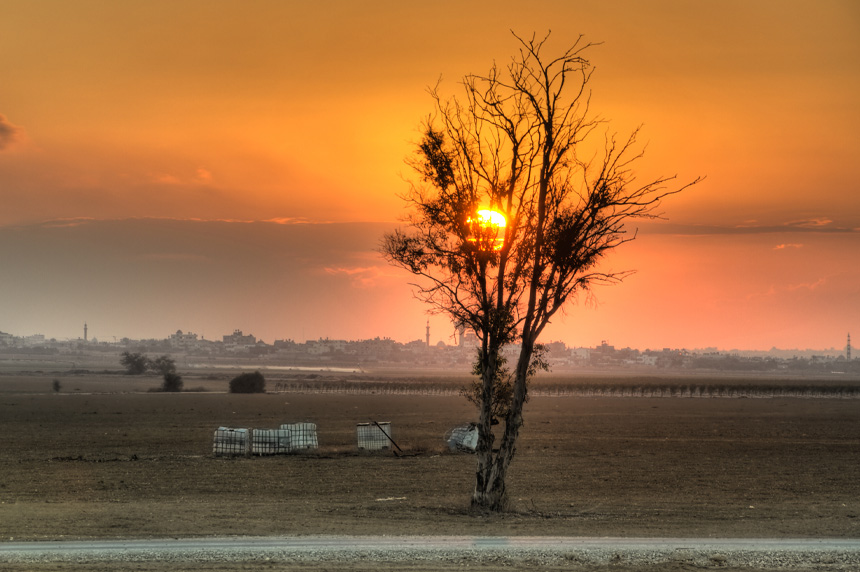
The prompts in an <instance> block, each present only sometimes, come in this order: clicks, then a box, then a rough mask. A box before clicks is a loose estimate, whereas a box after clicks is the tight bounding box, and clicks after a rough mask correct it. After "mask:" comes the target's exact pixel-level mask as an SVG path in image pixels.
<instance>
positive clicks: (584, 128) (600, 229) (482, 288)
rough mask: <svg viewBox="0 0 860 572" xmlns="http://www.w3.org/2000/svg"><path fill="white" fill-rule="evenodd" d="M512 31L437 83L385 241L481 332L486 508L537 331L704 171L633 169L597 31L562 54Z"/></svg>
mask: <svg viewBox="0 0 860 572" xmlns="http://www.w3.org/2000/svg"><path fill="white" fill-rule="evenodd" d="M514 37H515V38H516V39H517V40H518V41H519V44H520V46H519V50H518V53H517V54H516V55H515V56H514V57H513V58H512V59H511V62H510V63H509V64H508V65H507V66H506V67H505V68H499V67H497V66H496V65H493V67H491V68H490V71H489V73H488V74H487V75H486V76H480V75H468V76H466V77H465V78H464V80H463V83H462V86H463V93H462V97H461V98H457V97H451V98H447V99H446V98H443V97H442V96H441V95H440V92H439V86H438V85H437V86H436V87H435V88H433V89H431V90H430V95H431V96H432V97H433V100H434V102H435V113H434V114H433V115H432V116H430V117H429V118H428V119H427V120H426V122H425V123H424V124H423V125H422V132H423V138H422V140H421V142H420V143H419V145H418V148H417V152H416V155H415V156H414V157H413V158H411V159H410V160H409V163H410V164H411V166H412V167H413V168H414V169H415V171H416V173H417V175H418V180H416V181H414V182H413V184H412V186H411V188H410V190H409V192H408V194H407V195H406V196H405V197H404V198H405V200H407V201H408V202H409V203H410V204H411V206H412V209H411V214H410V216H409V218H408V220H407V223H408V224H407V226H406V228H404V229H397V230H395V231H393V232H392V233H389V234H387V235H386V236H385V237H384V238H383V242H382V249H381V250H382V252H383V254H384V255H385V256H386V258H387V259H388V260H389V261H390V262H392V263H393V264H395V265H398V266H400V267H403V268H405V269H407V270H409V271H410V272H412V273H413V274H415V275H416V276H418V277H420V278H421V280H420V283H419V284H416V285H415V287H416V295H417V296H418V297H419V298H420V299H422V300H424V301H425V302H427V303H428V304H429V305H430V306H431V308H432V311H436V312H439V313H443V314H446V315H448V316H449V317H450V318H451V319H452V320H453V321H454V322H455V323H456V324H462V325H466V326H467V327H470V328H472V329H473V330H474V331H475V333H476V335H477V336H478V339H479V340H480V347H479V349H478V356H477V361H476V364H475V368H474V371H475V372H476V373H477V374H478V375H479V377H480V382H479V386H478V387H477V388H476V389H475V391H474V393H473V395H474V396H475V397H474V401H476V402H477V404H478V407H479V411H480V419H479V423H478V429H479V435H480V436H479V442H478V448H477V454H478V455H477V457H478V462H477V469H476V482H475V490H474V494H473V496H472V505H473V506H476V507H481V508H486V509H490V510H500V509H502V508H503V507H504V506H505V502H506V488H505V480H506V475H507V472H508V467H509V465H510V463H511V460H512V459H513V457H514V454H515V452H516V442H517V438H518V436H519V433H520V428H521V427H522V425H523V404H524V403H525V401H526V399H527V395H528V394H527V387H528V381H529V379H530V378H531V377H532V376H533V374H534V373H535V372H536V371H537V369H540V368H541V367H543V366H544V364H543V362H542V360H541V359H540V356H541V353H542V352H541V347H540V345H539V344H538V338H539V337H540V335H541V332H542V331H543V330H544V328H545V327H546V325H547V324H548V323H549V321H550V318H552V316H553V315H554V314H555V313H556V312H557V311H558V310H560V309H561V308H562V307H563V306H564V304H565V303H566V302H567V301H568V300H570V299H571V298H572V297H574V296H575V295H576V294H578V293H580V292H584V291H588V289H589V288H590V287H591V286H593V285H595V284H605V283H614V282H618V281H620V280H621V279H622V278H623V277H624V276H625V275H626V274H627V273H625V272H621V273H615V272H608V271H605V270H603V269H601V268H599V267H598V266H597V264H598V261H599V260H600V259H601V258H602V257H603V256H604V255H605V254H606V253H607V252H608V251H610V250H612V249H614V248H616V247H617V246H619V245H621V244H623V243H625V242H627V241H630V240H633V239H634V238H635V231H633V232H631V231H630V229H628V228H627V226H626V223H628V222H629V221H630V220H631V219H635V218H643V217H644V218H654V217H656V216H658V214H657V213H656V212H655V208H656V207H657V206H658V204H659V201H660V199H662V198H663V197H665V196H667V195H669V194H673V193H677V192H680V191H681V190H682V189H684V188H686V187H688V186H689V185H690V184H694V183H695V182H698V180H699V179H697V180H696V181H693V182H691V183H689V184H687V185H683V186H680V187H675V188H673V189H670V188H668V187H667V184H668V183H669V182H670V181H672V180H673V179H674V177H667V178H658V179H656V180H653V181H648V182H644V183H642V182H638V181H637V180H636V178H635V176H634V174H633V172H632V170H631V169H632V165H633V163H634V162H635V161H636V160H637V159H639V158H640V157H641V154H642V153H641V151H639V150H637V145H636V136H637V134H638V130H636V131H634V132H633V133H632V134H631V135H630V136H629V137H627V138H626V139H623V140H620V141H619V140H618V139H617V138H616V136H615V135H611V134H607V133H605V130H604V129H603V126H604V123H605V122H604V121H603V120H602V119H600V118H598V117H595V116H593V115H592V114H591V112H590V109H589V106H590V102H591V101H590V99H591V95H590V92H589V91H588V89H587V87H588V83H589V81H590V79H591V75H592V71H593V68H592V66H591V64H590V62H589V61H588V60H587V59H586V58H585V56H584V54H585V52H586V51H587V50H588V48H589V47H591V44H588V43H585V42H584V41H583V39H582V37H580V38H578V39H577V41H576V42H575V43H574V44H573V46H572V47H570V48H569V49H567V50H566V51H564V52H563V53H561V54H560V55H558V56H556V57H549V56H547V55H545V53H544V52H545V51H546V50H545V44H546V42H547V40H548V37H549V36H548V35H547V36H546V37H544V38H543V39H536V38H535V37H534V36H532V38H531V39H524V38H520V37H519V36H517V35H516V34H514ZM481 209H486V210H485V211H483V212H482V213H481V214H478V211H479V210H481ZM488 211H495V212H497V213H501V214H502V215H504V222H502V221H500V220H495V219H494V218H492V217H496V216H497V215H491V214H490V213H489V212H488ZM515 343H518V344H519V346H520V353H519V357H518V359H517V361H516V363H515V364H514V367H513V369H512V370H511V371H508V368H507V366H506V365H505V361H504V359H503V356H502V354H501V350H502V348H504V347H505V346H508V345H510V344H515ZM496 415H502V416H503V421H504V423H501V421H502V420H499V422H498V423H497V424H496V423H494V421H495V419H494V416H496ZM494 427H495V429H494ZM494 431H495V432H500V433H501V440H500V442H499V443H497V442H496V439H497V436H496V434H495V433H494Z"/></svg>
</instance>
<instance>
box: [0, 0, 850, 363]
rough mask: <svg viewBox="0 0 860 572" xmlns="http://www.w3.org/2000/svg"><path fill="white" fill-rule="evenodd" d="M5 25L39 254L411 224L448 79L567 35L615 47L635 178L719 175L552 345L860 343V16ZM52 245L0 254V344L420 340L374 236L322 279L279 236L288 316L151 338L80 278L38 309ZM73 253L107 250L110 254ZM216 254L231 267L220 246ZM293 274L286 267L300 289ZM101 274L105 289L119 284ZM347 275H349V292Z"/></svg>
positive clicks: (131, 7) (587, 15)
mask: <svg viewBox="0 0 860 572" xmlns="http://www.w3.org/2000/svg"><path fill="white" fill-rule="evenodd" d="M0 11H2V14H3V17H2V18H0V72H2V76H0V77H2V80H0V231H2V232H4V233H7V234H4V236H9V235H8V233H10V232H13V231H12V229H18V230H16V231H15V232H18V233H19V234H18V235H17V236H19V237H20V236H23V235H24V234H27V236H32V237H35V236H41V235H40V234H39V233H40V232H42V231H43V230H44V228H45V226H44V225H45V223H46V222H47V221H52V220H57V219H69V218H81V217H84V218H87V219H95V220H96V221H102V220H104V221H122V220H126V219H129V218H133V217H148V218H152V219H163V218H173V219H196V220H204V221H205V220H243V221H266V220H278V221H282V222H283V221H295V220H299V221H305V222H306V223H307V224H311V225H313V224H316V223H330V222H335V223H356V222H361V223H391V224H392V225H393V224H394V221H396V220H397V218H398V217H399V216H400V215H401V214H402V206H403V205H402V202H401V201H400V200H399V199H398V198H397V196H396V195H397V193H399V192H401V191H403V190H404V189H405V188H406V184H405V183H404V181H403V177H404V176H406V175H408V172H407V168H406V167H405V165H404V163H403V159H404V157H405V156H406V155H407V154H408V153H409V152H410V142H412V141H414V140H415V139H416V137H417V127H418V125H419V123H420V121H421V120H422V118H424V117H425V116H426V115H427V113H429V112H430V111H431V101H430V98H429V97H428V96H427V94H426V92H425V88H426V86H428V85H430V84H433V83H435V81H436V79H437V78H438V77H439V76H440V75H441V76H442V78H443V81H444V83H443V86H444V89H447V90H448V91H449V92H453V91H454V90H455V89H456V81H457V80H458V79H459V78H460V77H461V76H462V75H463V74H465V73H467V72H484V71H486V70H487V68H488V66H489V65H490V63H491V62H492V61H493V60H494V59H496V60H497V61H499V62H504V61H505V60H506V59H507V58H508V57H509V56H510V54H511V53H512V52H513V51H514V49H515V47H516V45H515V42H514V40H513V38H512V37H511V35H510V32H509V29H514V30H515V31H517V32H518V33H521V34H530V33H531V32H532V31H536V32H538V33H539V34H542V33H544V32H545V31H546V30H548V29H552V40H551V44H552V45H554V46H556V47H558V48H561V47H566V45H567V44H568V43H570V40H571V39H572V38H575V37H576V35H578V34H580V33H582V34H585V36H586V38H587V39H588V40H591V41H595V42H603V44H602V45H600V46H597V47H595V48H594V49H593V50H592V51H591V54H590V55H591V58H592V60H593V62H594V63H595V64H596V66H597V72H596V74H595V76H594V79H593V83H592V89H593V108H594V109H595V110H596V111H597V112H598V113H600V114H601V115H602V116H604V117H606V118H607V119H610V120H612V127H613V128H614V129H616V130H618V131H620V132H622V133H623V132H626V131H628V130H629V129H631V128H633V127H635V126H636V125H638V124H640V123H641V124H643V125H644V131H643V134H644V135H643V141H647V143H648V152H647V154H646V157H645V159H644V160H643V161H642V162H641V163H640V166H639V172H640V173H642V175H643V176H649V175H650V176H655V175H660V174H674V173H677V174H678V175H679V177H680V178H681V179H682V180H689V179H692V178H694V177H695V176H698V175H706V176H707V180H706V181H705V182H704V183H703V184H701V185H699V186H698V187H696V188H694V189H692V190H691V191H689V192H688V193H686V194H684V195H681V196H677V197H673V198H671V199H670V200H668V201H667V202H666V203H665V205H664V208H663V211H664V212H665V214H666V216H667V217H668V219H669V223H670V225H664V226H659V225H658V226H656V227H655V226H643V229H642V232H641V233H640V238H639V239H638V241H637V243H636V244H632V245H628V247H627V248H625V249H624V251H619V252H618V253H617V256H615V257H613V258H611V259H610V260H608V261H607V264H610V265H616V266H618V267H621V268H635V269H637V270H638V273H637V274H636V275H635V276H634V277H632V278H631V279H630V280H629V281H628V282H627V283H626V284H624V285H622V286H618V287H613V288H610V289H605V291H598V292H597V293H596V294H597V298H598V301H599V305H597V306H594V307H592V306H583V305H579V306H571V307H570V308H569V311H568V313H567V316H566V317H565V318H564V319H563V320H562V319H559V320H557V321H556V323H555V324H554V325H553V326H552V328H551V330H550V332H549V333H548V335H550V336H551V337H552V338H554V339H563V340H565V341H567V342H568V343H569V344H571V345H594V344H597V343H599V342H600V340H602V339H608V340H609V341H610V343H614V344H616V345H619V346H626V345H630V346H634V347H640V348H643V349H644V348H645V347H664V346H671V347H704V346H717V347H720V348H723V349H731V348H736V347H737V348H742V349H753V348H760V349H767V348H770V347H771V346H779V347H798V348H806V347H820V348H826V347H832V346H836V347H838V346H840V345H842V344H844V337H845V334H846V333H847V332H848V331H850V330H852V329H854V330H855V331H858V332H860V302H858V300H860V271H858V270H857V266H858V265H857V263H856V260H858V259H860V258H858V256H857V246H858V242H860V241H858V235H860V199H858V198H857V197H858V190H859V189H858V181H860V159H858V158H860V106H858V105H857V102H858V101H860V66H858V62H860V5H858V4H857V3H856V2H854V1H852V0H845V1H826V0H824V1H816V2H807V1H786V0H773V1H749V0H744V1H736V2H726V1H724V2H696V3H691V2H686V1H656V2H654V1H652V2H632V1H631V2H623V1H622V2H596V1H595V2H578V1H545V2H530V3H529V7H528V8H527V9H525V8H524V4H523V3H522V2H508V1H495V2H469V3H462V2H445V1H443V2H435V3H422V4H419V5H413V4H411V3H403V2H395V1H392V2H380V1H369V2H346V1H342V2H337V1H332V2H318V3H306V2H287V1H269V2H263V1H250V2H241V3H240V2H219V1H212V0H207V1H175V0H174V1H170V2H157V1H155V2H152V1H151V2H145V3H144V2H141V3H131V2H128V3H126V2H116V3H113V2H101V1H76V2H65V1H50V0H43V1H40V2H30V1H26V0H21V1H17V0H0ZM234 224H238V223H234ZM192 226H193V225H192ZM383 227H384V225H382V227H380V228H383ZM194 228H198V227H194ZM219 228H220V227H219ZM247 228H250V227H247ZM255 228H256V227H255ZM339 228H340V227H339ZM344 228H351V227H344ZM111 229H112V232H114V233H117V235H121V234H123V233H126V234H128V233H131V232H132V231H131V230H129V227H128V225H126V226H123V225H121V224H118V225H116V226H112V227H111ZM198 230H199V228H198ZM193 232H196V231H191V230H188V231H187V232H186V234H185V235H182V236H188V233H192V234H193ZM206 232H207V233H209V234H207V235H206V236H207V237H209V238H211V239H213V240H215V239H216V238H218V237H215V236H212V234H211V233H212V232H213V231H212V230H211V229H208V227H207V231H206ZM224 232H226V231H224ZM230 232H231V233H232V232H233V231H230ZM247 234H248V236H247V237H244V238H243V235H242V234H241V233H240V234H238V235H235V236H234V235H233V234H230V236H232V237H233V238H232V239H233V240H237V241H242V240H248V241H250V243H254V244H256V243H255V242H254V241H256V240H258V238H256V237H257V234H258V233H256V231H255V232H254V233H250V232H249V233H247ZM251 235H253V236H251ZM284 240H286V239H284ZM347 240H348V239H347ZM34 241H35V242H31V243H29V244H28V248H27V249H17V250H15V249H11V248H9V247H7V248H5V249H4V250H3V252H5V253H6V254H5V255H4V256H6V258H4V259H3V260H0V264H3V266H4V267H6V268H16V269H18V275H17V276H15V277H12V276H9V275H8V274H7V276H5V277H0V288H2V289H3V291H0V331H7V332H11V333H15V334H18V335H27V334H31V333H37V332H38V333H45V334H46V335H49V336H57V337H66V336H77V335H79V330H80V323H79V322H83V321H85V320H86V321H88V322H89V323H91V332H98V331H100V330H101V331H102V332H103V333H102V337H103V338H105V339H107V338H109V337H110V336H113V335H116V336H131V337H138V336H152V337H164V336H166V335H167V334H168V333H170V332H171V331H175V330H176V329H177V328H182V329H183V330H191V331H198V332H199V331H202V330H206V332H207V333H209V334H210V337H217V336H220V335H222V334H224V333H229V332H230V331H232V329H233V328H234V327H242V328H243V329H245V330H246V331H250V332H252V333H255V334H256V335H258V336H260V337H263V338H264V339H266V340H267V341H271V340H272V339H275V338H287V337H292V338H294V339H302V338H303V337H304V338H308V337H319V336H329V337H333V338H344V337H346V338H359V337H369V336H375V335H388V336H391V337H394V338H395V339H399V340H402V341H408V340H411V339H416V338H419V337H423V322H424V320H425V317H424V315H423V312H424V308H422V307H421V306H420V304H418V303H417V302H414V301H412V300H411V299H410V297H409V287H408V286H407V285H406V280H405V277H403V276H398V274H397V273H396V272H395V271H394V270H393V269H390V268H386V267H385V265H384V263H383V262H382V261H381V260H379V259H378V257H376V255H375V254H374V253H373V247H374V243H373V241H372V240H369V239H368V240H366V237H364V238H362V240H361V241H357V242H356V243H357V244H358V243H360V244H365V243H367V247H366V250H364V251H361V252H352V253H351V254H350V256H349V257H345V258H344V257H341V258H339V259H338V261H337V262H338V263H339V265H338V266H337V267H335V266H334V265H333V264H329V262H331V261H329V260H326V259H324V258H320V257H323V256H332V254H331V252H328V254H326V253H322V252H319V253H318V252H316V251H315V250H314V249H313V248H312V247H310V246H308V245H295V244H293V243H290V242H289V241H287V242H285V243H284V244H285V245H286V244H287V243H289V246H284V248H298V249H301V248H305V249H306V252H305V255H306V256H305V258H306V259H313V260H314V262H315V264H316V267H317V268H318V269H319V272H318V273H317V274H309V275H308V276H307V277H306V280H303V281H299V282H296V283H290V285H289V289H285V290H282V293H283V297H284V299H283V300H281V301H277V300H276V301H275V302H274V303H279V304H281V305H282V308H281V311H280V312H275V313H273V312H269V311H264V310H254V311H251V310H249V311H247V312H246V311H244V308H245V306H243V304H247V303H248V301H247V299H243V298H242V297H235V298H232V299H227V300H221V302H220V307H221V308H223V310H222V312H221V317H220V319H219V316H217V315H216V314H218V313H217V312H216V313H213V312H210V311H206V312H202V313H203V314H206V315H205V316H201V312H184V313H183V308H186V307H188V304H183V303H181V302H177V303H176V308H175V311H174V312H173V313H166V315H165V316H162V317H159V318H157V319H156V318H153V319H152V320H151V323H150V322H149V321H148V322H147V325H146V326H145V327H144V326H142V325H141V321H140V320H137V323H135V322H136V321H135V320H133V319H131V318H130V317H126V318H127V321H122V320H120V319H119V318H118V317H117V316H116V309H115V308H105V307H100V306H99V304H98V299H99V296H95V295H94V296H93V300H92V302H91V303H90V302H87V304H85V305H83V306H81V304H80V303H78V304H77V305H78V306H79V307H78V309H77V310H75V309H69V308H70V307H73V306H75V304H76V303H75V300H74V299H71V298H65V297H64V294H63V293H64V292H66V291H68V290H70V289H71V288H70V287H67V288H63V287H62V285H63V284H64V283H65V282H66V281H67V282H68V284H73V283H78V284H79V283H80V282H81V280H85V279H86V278H82V277H81V276H80V275H78V271H77V270H75V268H74V267H73V266H72V267H69V269H68V273H67V274H64V275H61V276H55V277H54V278H53V279H54V280H56V281H58V283H59V286H58V287H57V288H56V289H55V290H54V289H49V290H46V291H45V292H44V293H42V294H39V293H38V292H39V291H40V289H35V291H34V288H33V287H32V285H33V282H34V281H37V280H40V279H45V276H46V275H49V274H50V273H49V272H48V270H46V269H39V268H38V261H39V260H43V259H46V258H47V257H46V253H44V252H42V251H40V250H39V249H38V248H37V247H38V244H39V241H38V240H35V239H34ZM108 241H110V239H108ZM118 242H123V241H121V240H120V241H118ZM75 244H77V243H75ZM87 245H88V246H87ZM246 246H247V245H246ZM80 248H81V249H84V250H86V249H87V248H90V249H91V250H89V253H90V254H94V253H99V252H102V250H103V249H104V248H105V245H104V244H102V243H96V244H94V243H86V242H84V243H82V245H81V246H80ZM165 248H166V247H163V248H161V251H159V252H152V253H149V255H147V253H145V252H143V253H136V254H135V255H140V256H144V257H146V256H150V258H148V260H166V259H165V258H164V256H165V255H170V256H169V257H168V259H170V260H172V261H174V262H175V261H176V260H182V259H183V256H186V255H187V253H186V252H185V251H184V250H183V249H187V248H189V246H188V244H187V243H185V242H183V241H182V240H180V239H177V241H176V242H175V243H173V244H172V245H170V248H169V249H167V250H171V249H172V250H173V251H171V252H167V250H165ZM263 248H265V247H263ZM25 250H26V256H27V257H30V259H31V261H30V262H28V263H26V264H25V263H24V262H22V260H23V258H24V256H25ZM76 252H78V251H76ZM298 254H301V253H298ZM298 254H297V253H293V252H289V253H283V255H284V259H285V260H292V259H293V257H295V256H297V255H298ZM69 255H70V256H72V255H73V254H72V253H70V254H69ZM75 256H83V254H81V252H78V254H76V255H75ZM206 256H207V257H210V258H213V264H216V266H217V260H214V259H215V258H217V254H216V253H215V252H209V251H207V253H206ZM171 257H172V258H171ZM259 263H260V264H264V263H265V264H273V263H276V262H273V261H272V260H271V259H269V258H266V257H260V258H259ZM292 268H293V267H291V266H289V264H287V263H286V262H285V266H284V268H283V272H284V273H287V274H288V273H289V272H290V271H291V269H292ZM303 268H304V267H303ZM326 269H328V271H327V270H326ZM369 269H373V270H369ZM150 270H151V271H153V272H155V273H156V274H158V273H165V274H166V273H168V272H171V271H173V270H175V269H174V268H173V267H172V266H157V267H155V268H152V269H150ZM94 272H97V273H98V275H99V276H104V277H106V278H105V280H110V272H111V269H110V268H108V267H97V268H90V274H89V276H92V275H93V273H94ZM343 277H351V280H352V282H349V283H348V284H341V285H340V286H337V287H335V285H333V284H332V281H333V280H340V279H342V278H343ZM357 277H363V278H362V280H363V281H362V280H358V281H357V282H356V281H355V280H356V279H357ZM380 277H385V278H384V279H382V278H380ZM177 279H178V280H180V283H179V285H180V286H184V287H185V289H188V288H191V287H192V286H193V287H194V288H206V285H205V284H197V283H196V282H194V277H191V276H189V277H187V278H181V279H179V278H177ZM272 279H273V280H276V281H277V279H276V278H275V277H273V278H272ZM182 280H187V281H188V282H182ZM285 287H286V286H285ZM329 287H331V288H334V290H329ZM93 288H95V289H97V288H98V285H97V284H94V286H93ZM337 288H352V289H353V290H354V292H353V291H352V290H350V292H351V294H350V297H351V299H355V300H356V301H357V306H358V307H357V308H355V309H354V310H350V309H347V308H339V310H338V312H339V313H333V314H331V315H328V314H326V313H325V312H321V313H320V314H319V316H320V320H319V323H312V322H313V321H314V320H313V317H312V316H308V317H307V318H304V317H303V318H302V321H304V322H305V324H304V325H303V326H299V325H297V324H296V323H295V322H296V320H291V316H295V315H296V314H295V311H293V310H291V306H290V304H291V302H289V300H293V299H296V298H299V299H303V300H305V301H310V303H311V304H316V305H318V306H319V307H324V306H326V303H327V302H326V300H325V299H324V298H322V297H321V292H326V291H332V292H333V291H337V292H340V290H337ZM179 290H182V288H179ZM371 291H372V292H373V294H370V293H369V292H371ZM213 292H214V290H213ZM266 294H267V296H268V295H270V294H273V292H269V291H268V290H267V291H266ZM135 295H136V296H137V298H136V299H134V300H129V303H130V304H132V305H135V304H136V305H138V306H139V307H150V306H151V305H152V303H153V300H155V296H156V295H155V293H154V291H153V290H147V289H140V290H139V291H136V294H135ZM218 295H219V296H221V297H222V298H223V297H224V296H228V295H227V294H224V293H220V291H219V294H218ZM40 296H41V297H40ZM174 296H181V294H178V293H174ZM212 296H213V297H214V296H215V294H214V293H213V294H212ZM362 296H364V297H362ZM16 297H17V300H18V302H11V301H10V300H11V299H13V298H16ZM228 297H229V296H228ZM84 298H86V299H88V298H87V297H86V296H84ZM84 298H81V297H80V296H79V297H78V298H77V300H79V301H80V300H82V299H84ZM22 300H23V303H22ZM213 300H214V298H213ZM392 300H397V304H398V306H397V307H396V308H392V307H391V304H392V302H391V301H392ZM213 303H214V302H213ZM28 308H31V309H33V308H38V309H39V311H27V309H28ZM46 308H50V309H51V311H50V312H49V311H47V310H46ZM296 311H298V310H296ZM323 314H325V317H324V318H323V317H322V316H323ZM347 314H349V315H347ZM275 316H276V317H275ZM432 320H433V321H432V324H433V326H434V331H435V332H439V334H438V336H435V335H434V341H436V340H437V339H442V340H445V341H448V337H447V336H448V334H447V333H446V334H444V335H443V333H442V332H444V331H446V330H447V329H448V325H447V324H446V323H445V322H444V321H443V320H441V318H432ZM240 322H241V323H240Z"/></svg>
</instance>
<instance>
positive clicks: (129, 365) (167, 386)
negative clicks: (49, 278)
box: [119, 352, 182, 392]
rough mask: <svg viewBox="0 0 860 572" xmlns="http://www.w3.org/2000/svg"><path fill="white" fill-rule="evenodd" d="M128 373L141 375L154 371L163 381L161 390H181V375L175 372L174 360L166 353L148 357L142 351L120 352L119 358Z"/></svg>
mask: <svg viewBox="0 0 860 572" xmlns="http://www.w3.org/2000/svg"><path fill="white" fill-rule="evenodd" d="M119 362H120V364H122V366H123V367H124V368H125V372H126V373H127V374H128V375H143V374H145V373H155V374H158V375H161V376H162V377H163V379H164V381H163V382H162V384H161V391H169V392H178V391H182V376H180V375H179V374H178V373H176V360H174V359H173V358H171V357H170V356H167V355H162V356H158V357H157V358H155V359H150V358H149V356H147V355H145V354H142V353H137V352H135V353H132V352H122V355H121V357H120V360H119Z"/></svg>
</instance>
